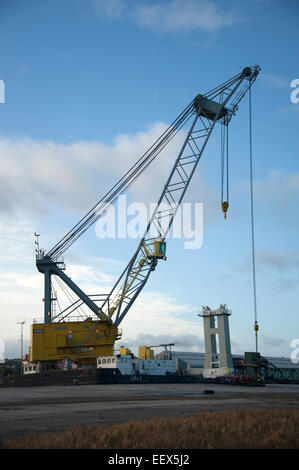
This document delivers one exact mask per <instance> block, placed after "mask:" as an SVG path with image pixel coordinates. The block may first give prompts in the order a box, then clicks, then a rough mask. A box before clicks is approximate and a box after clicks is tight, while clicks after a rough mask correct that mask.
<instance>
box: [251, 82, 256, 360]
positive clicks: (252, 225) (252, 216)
mask: <svg viewBox="0 0 299 470" xmlns="http://www.w3.org/2000/svg"><path fill="white" fill-rule="evenodd" d="M251 101H252V100H251V87H250V88H249V160H250V213H251V249H252V281H253V303H254V331H255V339H256V352H258V340H257V332H258V322H257V301H256V276H255V243H254V211H253V169H252V103H251Z"/></svg>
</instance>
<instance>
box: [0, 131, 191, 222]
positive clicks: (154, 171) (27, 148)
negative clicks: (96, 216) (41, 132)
mask: <svg viewBox="0 0 299 470" xmlns="http://www.w3.org/2000/svg"><path fill="white" fill-rule="evenodd" d="M166 127H167V126H166V124H163V123H155V124H153V125H152V126H150V127H149V128H148V129H147V130H146V131H144V132H139V133H137V134H136V135H133V136H130V135H126V134H121V135H117V136H116V138H115V139H114V141H113V143H112V144H111V145H105V144H103V143H102V142H99V141H82V142H74V143H70V144H56V143H54V142H49V141H44V142H43V141H35V140H32V139H29V138H24V139H8V138H2V139H0V152H1V157H0V158H1V175H0V186H1V195H2V197H1V203H0V212H2V213H5V214H9V213H15V212H21V211H23V212H24V211H25V212H26V213H27V214H28V213H29V214H38V215H41V214H48V213H49V209H51V207H55V206H57V204H58V205H60V206H61V207H65V208H70V209H72V210H75V211H80V213H82V210H84V211H86V209H89V208H90V206H91V205H92V204H94V203H95V202H97V200H99V198H100V197H102V196H103V195H104V194H105V192H106V191H108V190H109V189H110V187H111V186H112V184H115V182H116V181H117V180H118V179H119V178H120V177H121V176H123V174H124V173H125V172H126V171H127V170H128V169H129V168H130V167H131V166H132V165H133V164H134V163H135V161H137V159H138V158H139V157H140V156H141V155H142V154H143V153H144V152H145V151H146V150H147V149H148V148H149V147H150V146H151V145H152V143H153V142H154V141H155V140H156V139H157V138H158V137H159V136H160V135H161V134H162V132H163V131H164V130H165V129H166ZM181 137H182V136H181ZM179 142H180V136H178V138H177V139H176V142H175V143H171V144H169V145H168V146H167V148H165V149H164V150H163V158H162V154H161V156H159V157H158V158H159V165H158V166H157V165H152V166H151V167H150V168H148V170H147V172H146V174H144V175H142V181H141V182H138V184H136V197H138V198H139V200H140V198H142V197H145V196H146V194H147V195H148V196H149V195H152V194H153V191H155V185H156V184H158V183H156V182H157V180H158V181H159V180H160V185H158V187H159V188H161V187H162V184H163V180H162V177H163V174H164V173H165V171H166V170H167V169H168V168H169V167H170V165H171V163H172V162H173V161H174V156H175V155H176V154H177V150H178V147H177V146H178V144H179ZM174 152H175V154H174Z"/></svg>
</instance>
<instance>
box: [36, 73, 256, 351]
mask: <svg viewBox="0 0 299 470" xmlns="http://www.w3.org/2000/svg"><path fill="white" fill-rule="evenodd" d="M259 71H260V67H259V66H257V65H255V66H252V67H245V68H244V69H243V70H242V71H241V72H240V73H239V74H237V75H235V76H234V77H232V78H231V79H229V80H227V81H226V82H224V83H222V84H221V85H219V86H218V87H216V88H213V89H212V90H210V91H209V92H208V93H206V94H204V95H202V94H198V95H197V96H196V97H195V98H194V99H193V100H192V101H191V102H190V103H189V104H188V105H187V107H186V108H185V109H184V110H183V111H182V113H181V114H180V115H179V116H178V117H177V119H176V120H175V121H174V122H173V123H172V124H171V125H170V126H169V127H168V128H167V129H166V131H165V132H164V133H163V134H162V135H161V136H160V137H159V138H158V139H157V141H156V142H155V143H154V144H153V145H152V146H151V147H150V148H149V149H148V151H147V152H145V154H144V155H142V156H141V157H140V158H139V160H137V162H136V163H135V164H134V165H133V167H132V168H130V169H129V170H128V171H127V172H126V173H125V174H124V176H123V177H122V178H121V179H120V180H119V181H118V182H117V183H116V184H115V185H114V186H113V187H112V188H111V190H110V191H109V192H108V193H107V194H105V195H104V197H103V198H102V199H101V200H100V201H99V203H98V204H96V205H95V206H94V207H93V208H92V209H91V210H90V211H89V212H88V213H87V214H86V215H85V216H84V217H83V218H82V219H81V220H80V221H79V222H78V223H77V224H76V225H75V226H74V227H73V229H72V230H70V231H69V232H68V233H67V234H66V235H65V236H64V237H63V238H62V239H61V240H60V241H59V242H58V243H57V244H56V245H55V246H54V247H53V248H52V249H50V250H49V251H48V252H46V251H44V250H41V249H39V247H38V249H37V255H36V266H37V269H38V270H39V271H40V272H42V273H43V274H44V279H45V282H44V323H42V324H35V325H32V331H31V360H51V359H53V360H55V359H58V358H60V357H61V358H62V357H76V356H80V357H93V356H98V355H108V354H113V347H114V342H115V340H116V339H118V338H119V333H118V327H119V325H120V323H121V322H122V320H123V319H124V317H125V315H126V314H127V313H128V311H129V309H130V308H131V307H132V305H133V303H134V301H135V300H136V298H137V297H138V295H139V294H140V292H141V290H142V289H143V287H144V286H145V284H146V282H147V280H148V278H149V276H150V274H151V272H152V271H154V270H155V268H156V266H157V263H158V261H159V260H160V259H165V253H166V242H165V239H166V236H167V234H168V232H169V230H170V228H171V225H172V223H173V220H174V217H175V215H176V212H177V210H178V207H179V205H180V203H181V201H182V199H183V197H184V195H185V192H186V190H187V188H188V186H189V184H190V181H191V179H192V177H193V174H194V171H195V169H196V167H197V164H198V162H199V160H200V158H201V156H202V154H203V152H204V149H205V147H206V145H207V142H208V140H209V138H210V136H211V133H212V131H213V129H214V127H215V124H216V123H219V124H220V125H221V126H225V127H227V126H228V125H229V123H230V121H231V118H232V116H234V114H235V113H236V110H237V108H238V104H239V103H240V101H241V100H242V98H243V97H244V96H245V94H246V93H247V91H248V90H249V89H250V87H251V86H252V84H253V83H254V81H255V80H256V77H257V75H258V73H259ZM187 125H189V128H187V129H188V130H187V135H186V138H185V140H184V143H183V145H182V147H181V150H180V152H179V154H178V156H177V158H176V160H175V162H174V165H173V168H172V170H171V173H170V175H169V177H168V179H167V181H166V184H165V185H164V187H163V190H162V193H161V196H160V198H159V200H158V203H157V205H156V208H155V210H154V212H153V214H152V216H151V219H150V221H149V222H148V225H147V228H146V230H145V233H144V235H143V237H142V239H141V240H140V242H139V244H138V247H137V249H136V251H135V253H134V255H133V257H132V258H131V259H130V261H129V263H128V264H127V266H126V268H125V269H124V271H123V272H122V274H121V275H120V277H119V279H118V280H117V281H116V283H115V285H114V286H113V288H112V290H111V291H110V293H109V294H108V295H106V296H104V297H103V299H102V300H101V301H100V302H95V301H94V300H93V299H92V298H91V296H89V295H87V294H86V293H85V292H84V291H83V290H82V289H81V288H80V287H79V286H78V285H77V284H76V283H75V282H74V281H73V280H72V279H71V278H70V277H69V276H67V275H66V274H65V272H64V271H65V265H64V263H63V262H62V261H60V258H61V256H62V255H63V253H64V252H65V251H66V250H67V249H68V248H69V247H70V246H71V245H72V244H73V243H74V242H75V241H76V240H77V239H78V238H79V237H80V236H81V235H82V234H83V233H84V232H85V231H86V230H87V229H88V228H89V227H90V226H91V225H92V224H94V223H95V222H96V221H97V220H98V219H99V217H101V216H102V215H103V214H104V213H105V211H106V210H107V208H108V206H109V205H110V204H113V203H114V202H115V201H116V200H117V198H118V196H119V195H121V194H124V193H125V192H126V191H127V190H128V189H129V188H130V187H131V185H132V184H133V183H134V182H135V181H136V179H137V178H138V177H139V176H140V175H141V174H142V172H143V171H145V170H146V168H147V167H148V166H149V165H150V164H151V163H152V161H153V160H154V159H155V158H156V157H157V155H158V154H159V153H160V151H161V150H162V149H163V148H164V147H165V146H166V145H167V144H168V143H169V142H170V141H171V140H172V139H173V137H174V136H175V135H176V134H177V133H178V132H179V131H180V130H181V129H186V127H187ZM227 207H228V204H227V202H226V201H225V202H224V203H223V210H224V211H226V210H227ZM153 227H154V228H155V229H156V232H157V234H158V235H157V236H154V237H153V236H151V233H152V231H151V229H152V228H153ZM53 275H55V276H57V277H58V278H60V280H61V281H62V282H63V283H65V284H66V285H67V286H68V287H69V288H70V289H71V290H72V291H73V293H74V294H76V296H77V297H78V300H77V301H76V302H74V303H73V304H71V305H70V306H69V307H67V308H66V309H65V310H63V311H62V312H60V313H59V314H57V315H56V314H55V312H54V311H53V309H52V283H51V276H53ZM81 304H84V305H85V306H87V307H88V308H89V309H90V311H91V314H92V315H93V316H94V317H96V321H90V322H89V324H85V325H84V327H85V330H84V334H85V336H84V335H83V333H82V331H83V326H82V325H80V327H78V325H74V324H71V323H68V328H67V327H66V326H65V325H64V322H65V319H67V318H68V316H69V315H70V313H71V312H73V311H74V310H75V309H76V308H77V307H78V306H80V305H81ZM80 323H82V322H80ZM87 329H88V330H89V331H88V332H87V331H86V330H87ZM64 330H66V331H64ZM79 331H81V333H79ZM58 332H59V333H58ZM82 335H83V336H82Z"/></svg>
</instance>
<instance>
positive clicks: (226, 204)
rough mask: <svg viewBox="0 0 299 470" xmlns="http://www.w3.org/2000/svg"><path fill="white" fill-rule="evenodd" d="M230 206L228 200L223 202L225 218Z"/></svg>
mask: <svg viewBox="0 0 299 470" xmlns="http://www.w3.org/2000/svg"><path fill="white" fill-rule="evenodd" d="M228 207H229V204H228V201H223V203H222V211H223V213H224V218H225V219H226V213H227V210H228Z"/></svg>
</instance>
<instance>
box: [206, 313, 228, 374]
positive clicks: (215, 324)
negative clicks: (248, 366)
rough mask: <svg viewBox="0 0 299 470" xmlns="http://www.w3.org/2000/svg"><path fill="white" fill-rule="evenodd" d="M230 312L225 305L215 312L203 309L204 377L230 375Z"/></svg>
mask: <svg viewBox="0 0 299 470" xmlns="http://www.w3.org/2000/svg"><path fill="white" fill-rule="evenodd" d="M230 315H231V310H228V309H227V308H226V304H224V305H222V304H221V305H220V307H219V308H218V309H216V310H211V309H210V307H208V306H207V307H203V309H202V312H201V314H199V316H200V317H203V324H204V336H205V361H204V371H203V375H204V377H220V376H225V375H232V374H233V372H234V369H233V360H232V355H231V347H230V334H229V324H228V317H229V316H230Z"/></svg>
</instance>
